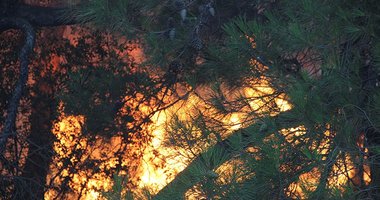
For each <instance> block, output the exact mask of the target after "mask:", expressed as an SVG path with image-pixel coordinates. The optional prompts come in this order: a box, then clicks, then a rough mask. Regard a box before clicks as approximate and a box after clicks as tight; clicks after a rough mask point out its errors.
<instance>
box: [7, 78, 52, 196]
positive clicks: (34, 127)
mask: <svg viewBox="0 0 380 200" xmlns="http://www.w3.org/2000/svg"><path fill="white" fill-rule="evenodd" d="M49 78H51V77H47V78H42V79H41V80H40V81H39V82H38V83H37V84H36V88H35V94H37V95H36V96H34V97H32V98H31V100H32V115H31V133H30V134H29V136H28V139H27V140H28V144H29V151H28V155H27V158H26V163H25V167H24V169H23V174H22V176H21V177H20V179H19V181H18V182H17V183H16V190H15V193H14V199H44V193H45V190H46V187H45V185H46V176H47V174H48V171H49V165H50V163H51V160H52V155H53V149H52V146H53V141H54V135H53V134H52V132H51V129H52V123H53V121H54V119H56V114H55V113H56V112H55V110H56V104H55V100H54V96H53V92H52V91H53V90H51V89H50V90H46V86H49V87H50V88H52V87H53V86H52V85H54V82H53V81H52V80H49Z"/></svg>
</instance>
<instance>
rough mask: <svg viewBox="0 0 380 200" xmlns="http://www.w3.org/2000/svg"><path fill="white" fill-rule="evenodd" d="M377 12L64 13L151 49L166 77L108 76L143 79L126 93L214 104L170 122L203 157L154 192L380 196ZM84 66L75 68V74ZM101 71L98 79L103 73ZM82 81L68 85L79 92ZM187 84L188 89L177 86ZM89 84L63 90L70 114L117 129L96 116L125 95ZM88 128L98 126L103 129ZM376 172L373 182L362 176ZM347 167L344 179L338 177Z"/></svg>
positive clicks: (82, 8)
mask: <svg viewBox="0 0 380 200" xmlns="http://www.w3.org/2000/svg"><path fill="white" fill-rule="evenodd" d="M4 6H10V5H4ZM379 8H380V7H379V3H378V2H377V1H374V0H371V1H350V0H347V1H311V0H303V1H291V0H282V1H280V0H267V1H265V0H255V1H248V0H242V1H229V0H226V1H218V0H214V1H212V0H210V1H207V0H204V1H203V0H194V1H193V0H167V1H154V0H141V1H131V0H115V1H107V0H92V1H83V2H82V4H78V5H76V6H73V7H72V8H71V9H70V10H69V11H68V12H65V15H64V17H62V18H60V19H61V20H62V19H65V20H66V22H65V23H72V22H80V23H86V24H90V26H94V27H97V28H99V29H100V30H107V31H111V32H114V33H117V34H124V35H126V36H127V37H128V38H137V39H139V40H140V42H141V44H142V45H143V49H144V51H145V55H147V58H146V62H144V63H143V64H142V65H141V66H139V67H142V68H144V69H147V70H148V71H153V72H157V73H158V74H159V75H160V76H161V77H160V78H158V79H154V80H152V79H149V77H148V76H147V75H146V74H139V75H141V76H140V77H139V76H127V77H117V76H115V74H118V73H107V74H108V75H107V76H106V77H102V78H101V79H102V81H105V82H107V83H109V84H111V85H113V86H115V87H116V88H118V86H120V85H119V84H123V83H125V82H129V81H131V82H133V81H132V80H131V79H133V78H135V79H133V80H139V81H140V82H138V83H139V84H138V87H136V88H132V87H129V88H128V87H127V90H128V91H130V92H131V93H133V92H137V91H138V92H141V91H143V92H145V93H144V94H145V96H146V97H147V98H152V99H154V100H155V102H156V103H157V104H156V105H154V108H156V109H154V110H153V112H156V111H159V110H161V109H163V108H166V107H168V106H169V107H170V103H171V102H169V101H168V100H167V99H168V98H165V97H167V96H169V95H170V96H171V101H174V102H175V101H182V100H185V99H186V98H188V96H189V94H190V93H191V94H193V95H194V96H196V97H197V98H198V99H200V101H199V102H201V103H202V105H205V106H204V108H207V109H206V110H201V109H198V110H196V109H195V111H194V112H192V113H190V115H189V116H188V119H187V120H183V119H181V117H180V116H174V117H173V118H172V120H171V121H170V123H169V124H168V127H167V132H168V134H169V135H170V136H171V138H172V139H171V140H170V141H167V145H168V146H171V147H175V148H177V149H179V152H183V150H186V151H187V152H195V155H194V154H193V155H189V156H190V158H191V163H190V164H189V166H188V167H187V168H186V169H185V170H183V171H182V172H181V173H179V174H178V175H177V176H176V178H175V179H174V180H173V181H172V182H171V183H169V184H168V185H167V186H166V187H165V188H164V189H162V190H161V191H160V192H159V193H158V194H157V195H156V196H154V197H152V198H153V199H182V198H184V197H188V196H189V195H193V197H194V195H195V197H196V198H204V199H214V198H215V199H286V198H310V199H326V198H327V199H347V198H356V199H364V198H369V199H377V198H379V195H380V191H379V187H380V186H379V185H380V183H379V180H380V177H379V174H380V172H379V169H380V167H379V165H380V164H379V163H380V160H379V143H380V142H379V124H380V119H379V116H380V115H379V114H380V94H379V92H380V90H379V73H380V71H379V52H380V45H379V28H378V25H379V14H378V13H379ZM0 27H1V24H0ZM116 70H117V69H116ZM86 73H89V72H88V71H87V70H83V71H80V72H79V73H78V72H73V73H72V74H71V75H72V76H73V78H72V80H75V77H79V78H78V80H79V79H80V78H81V77H83V75H85V74H86ZM94 73H95V75H94V76H93V77H92V78H93V80H95V79H97V78H99V76H96V73H100V72H97V71H95V72H94ZM101 73H104V72H101ZM115 78H116V80H119V81H116V82H114V80H115ZM104 79H105V80H104ZM141 80H148V81H141ZM72 83H73V84H72V85H70V86H71V87H69V89H70V90H77V89H78V84H76V82H75V81H74V82H72ZM145 86H147V87H145ZM180 86H185V87H186V88H187V89H188V91H187V92H188V94H186V95H180V94H176V91H177V89H178V87H180ZM264 87H265V88H266V89H265V88H264ZM199 88H209V89H208V90H207V94H205V93H204V92H200V89H199ZM241 88H246V89H248V90H249V91H254V92H255V94H256V95H253V96H249V95H245V94H243V92H241ZM269 88H270V89H269ZM79 89H81V91H82V93H81V94H83V95H79V96H70V95H67V94H63V95H62V96H61V97H62V99H64V100H65V101H66V102H67V109H68V111H69V112H79V113H83V112H87V113H86V114H88V115H92V116H93V117H94V118H93V119H94V121H93V123H90V124H92V125H105V126H107V125H109V124H110V123H109V121H110V120H111V121H112V117H111V116H107V117H108V118H107V119H108V120H105V119H104V118H102V116H99V117H97V116H98V115H96V114H99V110H100V111H105V110H106V111H107V112H105V113H109V112H108V111H109V108H110V107H109V105H108V104H110V103H112V102H115V101H116V100H115V99H113V98H109V99H102V101H101V104H98V105H97V106H92V105H91V104H88V102H89V100H91V98H92V97H93V95H96V94H97V92H99V91H101V92H105V90H104V88H101V86H99V85H90V86H86V87H84V88H79ZM82 89H83V90H82ZM260 89H261V90H260ZM88 91H92V92H93V93H89V94H88V96H85V95H84V94H86V93H85V92H88ZM160 91H164V92H163V94H161V93H160ZM236 91H239V92H236ZM114 92H115V95H114V96H113V97H116V98H118V97H120V90H115V91H114ZM111 93H112V92H111ZM69 94H70V93H69ZM160 94H161V96H164V97H161V98H160V97H159V96H160ZM111 96H112V95H111ZM173 99H174V100H173ZM77 100H79V101H77ZM280 102H289V104H290V105H291V106H290V107H289V108H288V109H284V108H283V107H282V105H281V103H280ZM167 104H169V105H167ZM85 105H87V106H88V107H86V109H83V108H84V107H83V106H85ZM199 106H201V104H199ZM81 108H82V109H83V110H80V109H81ZM236 111H242V112H243V113H244V114H243V116H244V118H243V119H242V120H241V125H240V127H239V128H238V129H235V128H232V127H233V126H229V127H225V126H224V125H223V120H224V119H226V118H228V117H231V113H234V112H236ZM127 118H128V117H127ZM128 119H129V118H128ZM128 119H127V120H128ZM189 119H190V120H189ZM97 120H100V121H97ZM104 120H105V121H106V122H105V121H104ZM89 127H91V128H89V129H88V130H89V132H90V133H96V132H97V130H104V128H105V127H104V126H101V127H97V126H89ZM137 127H138V126H137ZM106 128H107V130H112V128H115V127H113V126H112V127H106ZM231 130H233V131H231ZM111 132H112V131H111ZM231 132H232V133H231ZM106 135H107V134H106ZM0 148H1V146H0ZM347 166H349V167H353V168H354V169H355V172H356V176H355V177H352V176H350V175H348V172H347V169H346V168H344V167H347ZM368 166H369V169H370V170H368V168H367V167H368ZM339 167H343V168H342V169H346V170H343V171H339V170H337V168H339ZM369 171H370V175H369V176H370V181H368V179H365V178H364V177H365V175H366V174H367V173H368V172H369ZM307 173H311V174H314V176H315V178H314V180H315V182H314V183H313V184H312V185H307V184H306V183H303V181H304V180H303V178H302V175H304V174H307ZM339 173H341V174H343V176H344V177H346V179H347V181H346V182H345V184H344V185H336V184H333V183H332V182H334V181H335V182H337V180H338V177H340V175H341V174H339ZM367 175H368V174H367ZM310 179H311V178H310ZM295 183H298V186H297V184H295ZM115 187H116V188H117V186H115ZM296 187H298V190H302V192H299V191H296V190H297V188H296ZM299 188H300V189H299ZM119 192H120V191H119ZM196 195H198V196H196ZM117 198H120V196H117ZM136 198H137V197H136ZM149 198H150V197H149Z"/></svg>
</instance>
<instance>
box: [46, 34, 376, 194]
mask: <svg viewBox="0 0 380 200" xmlns="http://www.w3.org/2000/svg"><path fill="white" fill-rule="evenodd" d="M69 33H71V31H69ZM66 37H68V38H69V39H70V41H73V42H74V41H75V36H73V35H71V34H68V35H67V36H66ZM248 39H249V40H250V42H252V41H253V40H252V38H248ZM73 44H74V43H73ZM253 47H254V46H253ZM135 51H136V50H135ZM140 52H141V51H140V50H137V51H136V52H135V55H136V54H137V56H138V60H139V62H141V61H142V58H143V57H144V56H143V55H141V53H140ZM53 61H54V60H53ZM251 62H252V63H251V64H252V65H253V66H254V65H257V62H256V61H255V60H252V61H251ZM261 68H262V70H266V67H264V66H261ZM309 68H310V67H309ZM307 70H309V71H310V69H307ZM151 73H152V72H151ZM152 76H157V75H156V74H152ZM218 87H219V89H218V90H219V92H220V93H219V94H215V91H214V90H212V89H211V88H207V87H203V88H197V89H195V90H193V89H192V88H189V87H188V86H185V85H181V84H178V85H177V86H176V87H175V88H176V91H167V90H166V88H164V89H163V91H161V93H159V95H161V96H162V98H163V101H164V102H167V104H170V103H171V102H172V101H175V103H174V104H173V105H171V106H170V107H168V108H167V109H164V110H161V111H159V112H156V113H155V114H154V115H152V116H151V117H150V120H151V121H152V124H151V125H149V126H146V127H144V129H145V131H146V132H147V133H148V134H149V135H150V137H151V139H150V140H149V141H147V142H146V143H145V144H143V143H141V142H140V143H139V145H134V144H130V146H129V147H128V148H127V149H129V151H130V152H133V151H138V152H140V153H142V157H141V158H138V159H139V160H133V159H131V158H134V157H133V156H131V155H128V156H125V158H126V159H125V160H124V161H123V163H118V162H120V161H118V160H116V159H114V158H112V155H113V153H112V148H113V147H115V146H118V145H122V142H121V140H122V139H121V138H119V137H118V136H115V137H112V138H111V139H110V140H109V141H103V139H101V138H97V139H96V140H98V142H95V143H92V146H91V147H89V146H88V144H87V140H86V138H85V137H81V134H82V133H81V126H82V124H83V123H86V122H85V121H86V120H85V118H84V116H72V115H70V116H67V115H65V114H64V113H63V111H62V109H61V111H60V112H61V117H60V120H59V121H58V122H56V123H55V125H54V128H53V133H54V134H55V135H56V137H57V139H58V143H56V144H55V145H54V149H55V151H56V153H57V156H56V157H55V158H54V159H55V161H54V165H52V166H51V174H50V175H49V176H48V178H47V179H48V180H50V181H51V183H50V184H52V185H54V184H57V186H58V185H59V184H61V182H62V181H69V187H70V188H71V190H72V195H73V196H76V195H78V194H79V196H81V199H99V198H102V195H101V193H100V191H108V190H110V189H111V187H112V185H113V180H112V176H110V175H109V174H104V173H101V172H100V173H97V172H95V171H93V170H92V169H88V170H87V171H86V170H79V171H77V170H74V171H72V170H73V169H70V166H66V167H67V168H60V167H62V165H63V164H62V163H61V162H60V160H64V159H67V158H69V156H70V153H71V152H73V151H83V155H85V156H84V157H82V159H77V158H75V157H73V158H71V159H70V161H71V162H72V163H81V162H83V163H85V162H86V156H88V157H96V158H100V157H103V161H102V164H101V165H100V168H114V167H115V166H116V165H118V164H121V166H128V165H130V164H131V163H133V162H136V163H140V165H139V166H136V167H135V168H134V169H133V170H130V171H119V175H127V176H128V177H130V178H131V180H132V185H134V186H131V185H130V186H129V187H131V188H129V189H128V190H135V191H137V190H139V189H140V190H141V189H147V190H148V191H150V193H151V194H155V193H157V192H158V191H159V190H160V189H161V188H163V187H164V186H165V185H166V184H167V183H169V182H170V181H171V180H173V179H174V178H175V176H176V175H177V174H178V173H179V172H180V171H181V170H183V169H184V168H185V167H186V166H187V164H188V163H189V162H190V161H191V160H192V159H193V158H194V157H195V156H197V155H198V154H199V153H201V152H202V151H204V150H205V149H207V148H208V147H210V146H212V145H213V144H214V143H215V142H216V141H218V140H220V139H224V138H226V137H227V136H229V135H230V134H231V133H233V131H235V130H238V129H240V128H242V127H245V126H247V125H249V124H251V123H253V122H254V119H252V118H250V114H252V113H256V114H260V113H265V112H269V111H270V110H267V109H266V105H267V104H268V103H270V102H273V103H275V104H276V105H277V107H278V108H279V109H278V112H284V111H287V110H289V109H291V107H292V106H291V105H290V104H289V103H288V102H287V101H286V100H285V99H286V96H285V94H278V95H277V97H276V98H274V99H273V97H272V95H273V94H275V93H276V91H275V90H274V89H272V88H271V87H269V83H268V82H267V81H266V79H265V78H264V77H263V79H262V80H261V81H258V82H252V83H251V84H250V85H249V86H247V87H242V88H238V89H233V90H231V89H227V87H225V86H223V85H219V86H218ZM167 92H169V93H168V94H166V93H167ZM165 95H166V96H165ZM265 95H268V98H267V99H266V100H265V98H264V99H263V98H261V97H262V96H265ZM173 96H174V97H173ZM221 96H222V97H223V98H224V99H225V100H224V102H221V104H219V105H220V107H219V108H217V107H213V106H212V105H211V104H210V103H208V102H212V101H215V100H214V99H217V98H215V97H218V98H220V97H221ZM137 98H143V96H140V97H139V96H137ZM125 99H126V101H127V102H126V104H130V105H134V106H137V107H138V109H139V110H140V112H141V113H142V114H143V115H145V116H149V114H150V112H151V111H152V108H151V107H149V105H138V99H136V100H134V99H131V98H127V97H126V98H125ZM241 99H244V101H243V103H242V102H240V104H243V105H239V106H237V108H238V109H232V110H229V111H226V112H224V113H221V112H220V110H223V107H228V104H229V106H231V105H232V104H234V102H235V103H236V102H239V101H241ZM223 104H226V105H223ZM238 104H239V103H238ZM215 105H218V103H216V104H215ZM62 106H63V105H62ZM121 112H128V111H126V110H124V111H123V109H121ZM277 114H278V113H271V115H272V116H275V115H277ZM138 115H140V114H138ZM200 116H202V117H203V118H208V119H211V120H209V121H208V122H206V123H207V124H206V126H209V127H215V126H216V127H217V126H220V127H219V128H217V130H218V131H219V133H218V134H215V135H212V134H211V135H210V136H208V138H207V141H205V140H204V135H202V133H201V132H200V130H199V128H198V127H196V126H192V125H191V123H193V121H194V120H195V119H196V118H197V117H200ZM178 121H180V122H181V124H182V123H183V124H185V125H186V126H187V127H185V128H184V127H181V128H179V129H175V127H176V125H178V124H176V122H178ZM206 121H207V120H206ZM173 127H174V128H173ZM177 128H178V127H177ZM179 130H182V131H183V130H187V132H181V131H179ZM304 131H305V130H304V129H303V128H302V127H298V128H293V129H289V130H283V131H282V134H283V135H284V136H285V138H286V140H287V142H289V143H294V144H295V145H297V144H299V143H300V142H302V141H301V140H302V139H299V138H300V136H302V135H303V134H304ZM325 135H326V141H324V142H322V143H321V144H319V145H317V144H315V145H314V146H312V147H311V149H309V151H310V152H313V151H314V150H316V153H317V154H321V155H324V154H326V153H328V152H327V150H328V149H329V148H328V145H329V137H333V136H332V135H330V133H329V132H326V133H325ZM181 137H182V138H181ZM183 137H185V138H183ZM178 138H180V140H184V141H187V142H190V143H198V144H196V145H194V144H192V145H189V144H186V142H185V143H184V144H182V145H179V146H178V145H177V146H176V144H175V143H176V142H175V140H178ZM297 138H298V139H299V140H300V141H297ZM100 145H101V146H100ZM194 147H197V148H194ZM141 149H142V150H141ZM102 152H103V153H102ZM104 152H111V153H110V154H109V155H105V154H104ZM309 154H310V155H311V154H312V153H309ZM258 159H259V158H258ZM341 159H345V160H338V161H336V162H335V163H334V165H333V170H332V171H333V173H334V174H332V175H331V178H330V179H329V185H330V186H331V187H337V188H340V189H342V190H343V189H344V188H343V187H342V186H344V185H345V184H346V183H347V181H348V179H349V178H350V179H352V178H353V177H355V176H357V173H358V171H357V167H355V166H353V163H352V161H351V160H350V157H349V156H348V155H347V156H342V157H341ZM239 165H241V163H240V162H239V159H234V160H231V161H230V162H226V163H225V164H223V165H222V166H220V167H219V168H218V169H217V170H216V171H215V172H216V173H217V174H216V176H218V177H219V178H218V179H220V181H221V182H224V183H228V181H231V180H230V179H231V176H232V174H231V173H230V172H231V170H232V171H234V170H236V169H237V168H238V167H237V166H239ZM364 168H365V173H364V174H363V177H364V180H365V183H366V184H368V183H369V182H370V179H369V173H370V172H369V167H368V166H366V165H365V166H364ZM57 170H59V171H58V174H60V177H63V179H54V177H51V176H52V175H53V174H57ZM284 170H286V167H285V168H284ZM215 172H214V173H215ZM88 174H91V176H89V175H88ZM320 176H321V174H320V171H319V169H318V168H313V169H312V170H311V171H310V172H307V173H304V174H301V175H300V177H299V181H298V182H294V183H291V184H290V185H289V188H288V189H289V192H288V193H287V195H289V197H292V198H302V197H304V193H305V192H308V191H313V190H315V189H316V187H315V185H317V184H318V182H319V178H320ZM246 177H247V175H246V174H244V173H243V174H242V175H241V177H240V178H239V179H238V181H239V180H240V181H241V180H244V178H246ZM57 192H58V191H54V190H49V191H48V192H46V194H45V198H46V199H54V196H56V195H57ZM186 196H187V198H188V199H197V198H198V197H201V196H202V194H201V192H199V191H197V186H195V187H194V188H192V189H191V190H189V191H188V193H187V194H186ZM69 197H70V196H69Z"/></svg>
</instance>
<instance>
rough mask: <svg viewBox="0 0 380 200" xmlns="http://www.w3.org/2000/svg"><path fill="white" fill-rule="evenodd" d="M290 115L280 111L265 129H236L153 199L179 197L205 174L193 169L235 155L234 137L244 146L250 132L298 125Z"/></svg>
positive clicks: (256, 126)
mask: <svg viewBox="0 0 380 200" xmlns="http://www.w3.org/2000/svg"><path fill="white" fill-rule="evenodd" d="M291 116H292V111H287V112H284V113H280V114H279V115H277V116H275V117H273V118H271V119H270V120H271V121H272V122H274V123H273V126H272V127H268V128H267V129H266V130H262V126H261V124H253V125H251V126H249V127H247V128H244V129H241V130H238V131H236V132H235V133H234V134H232V135H231V136H229V137H228V138H226V139H225V140H223V141H220V142H217V143H216V144H215V145H214V146H213V147H210V148H209V149H208V150H207V151H205V152H203V153H201V154H200V155H199V156H197V157H196V158H195V159H194V160H193V161H192V162H191V163H190V164H189V165H188V166H187V167H186V168H185V169H184V170H183V171H182V172H180V173H179V174H178V175H177V176H176V177H175V179H174V180H173V181H172V182H170V183H169V184H167V185H166V186H165V187H164V188H163V189H162V190H160V191H159V193H158V194H157V195H156V196H154V198H153V199H156V200H160V199H181V198H182V195H184V194H185V192H186V191H187V190H189V189H190V188H191V187H193V186H194V185H195V184H197V183H198V182H199V181H201V180H202V179H203V177H204V176H205V174H202V175H199V174H196V173H194V171H196V170H195V169H197V170H199V169H200V168H201V169H202V170H204V171H210V170H215V169H216V168H217V167H219V166H220V165H221V164H223V163H224V161H227V160H229V159H231V158H232V157H233V156H234V155H235V152H234V149H235V148H236V147H235V146H233V145H232V144H233V143H234V142H233V141H236V137H241V138H242V141H243V144H242V145H243V146H244V147H243V148H246V147H247V146H246V145H247V143H248V142H247V140H250V139H252V136H251V134H252V132H257V133H259V132H260V134H263V135H267V134H270V133H273V132H275V131H278V130H280V129H283V128H291V127H295V126H298V125H300V123H301V122H300V121H299V120H293V118H292V117H291ZM215 152H217V153H215ZM221 158H222V162H215V161H216V160H221ZM206 159H207V160H206Z"/></svg>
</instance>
